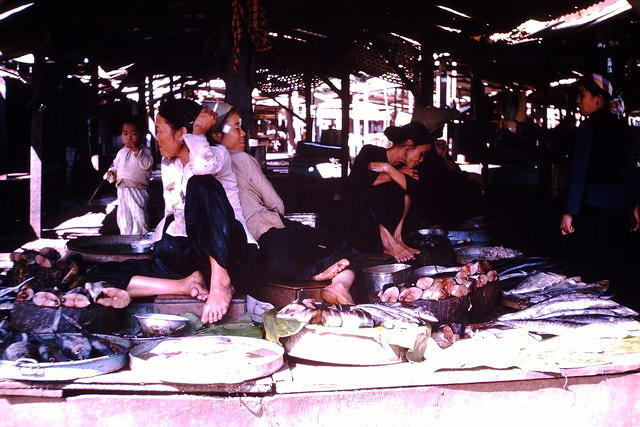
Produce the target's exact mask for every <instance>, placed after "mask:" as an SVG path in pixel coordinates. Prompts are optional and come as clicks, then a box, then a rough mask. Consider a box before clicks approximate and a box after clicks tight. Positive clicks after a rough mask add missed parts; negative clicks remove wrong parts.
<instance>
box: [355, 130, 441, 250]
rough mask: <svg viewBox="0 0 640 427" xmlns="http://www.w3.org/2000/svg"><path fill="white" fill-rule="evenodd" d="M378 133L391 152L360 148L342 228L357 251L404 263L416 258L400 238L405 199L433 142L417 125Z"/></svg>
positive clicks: (406, 200)
mask: <svg viewBox="0 0 640 427" xmlns="http://www.w3.org/2000/svg"><path fill="white" fill-rule="evenodd" d="M384 133H385V135H386V136H387V138H389V140H390V141H391V142H392V143H393V146H391V148H388V149H385V148H382V147H377V146H373V145H365V146H364V147H363V148H362V150H361V151H360V153H359V154H358V156H357V157H356V159H355V161H354V163H353V167H352V168H351V174H350V175H349V180H348V194H347V203H349V204H350V207H349V208H350V221H348V222H347V225H348V226H349V227H350V229H349V230H348V231H349V232H350V233H351V236H352V240H353V243H354V245H355V246H356V247H357V248H358V249H360V250H363V251H367V252H374V253H380V252H384V253H385V254H387V255H391V256H392V257H394V258H395V259H396V261H398V262H405V261H408V260H411V259H414V256H415V255H416V254H417V253H419V252H420V251H419V250H417V249H414V248H410V247H409V246H407V245H406V244H405V243H404V240H403V237H402V235H403V231H404V223H405V219H406V217H407V213H408V211H409V207H410V205H411V197H410V194H411V193H412V191H413V189H414V188H415V186H416V180H415V177H417V175H416V173H415V168H416V167H417V166H418V165H419V164H420V163H421V162H422V161H423V159H424V156H425V153H426V152H427V151H429V149H430V148H431V146H432V142H433V139H432V137H431V135H430V134H429V132H428V131H427V128H426V127H425V126H424V125H423V124H421V123H418V122H411V123H409V124H407V125H405V126H401V127H397V126H390V127H388V128H387V129H385V131H384Z"/></svg>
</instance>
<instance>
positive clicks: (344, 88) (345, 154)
mask: <svg viewBox="0 0 640 427" xmlns="http://www.w3.org/2000/svg"><path fill="white" fill-rule="evenodd" d="M349 77H350V74H349V73H345V74H344V75H343V76H342V78H341V80H342V81H341V84H340V88H341V90H340V98H341V99H342V132H341V133H340V146H341V147H342V174H341V177H342V179H343V180H345V179H346V178H347V175H348V174H349V160H350V159H349V110H350V107H351V87H350V78H349Z"/></svg>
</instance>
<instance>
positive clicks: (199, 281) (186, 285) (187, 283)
mask: <svg viewBox="0 0 640 427" xmlns="http://www.w3.org/2000/svg"><path fill="white" fill-rule="evenodd" d="M181 282H182V283H181V286H182V287H183V291H182V294H184V295H190V296H192V297H194V298H197V299H199V300H200V301H206V300H207V297H208V296H209V291H207V288H206V284H205V280H204V275H203V274H202V273H200V272H199V271H197V270H196V271H194V272H193V273H191V274H190V275H189V276H187V277H185V278H184V279H182V280H181Z"/></svg>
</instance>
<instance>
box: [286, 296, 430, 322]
mask: <svg viewBox="0 0 640 427" xmlns="http://www.w3.org/2000/svg"><path fill="white" fill-rule="evenodd" d="M277 317H278V318H280V319H284V320H295V321H298V322H302V323H310V324H318V325H323V326H331V327H351V328H372V327H375V326H382V327H384V328H389V329H391V328H406V327H410V326H415V325H427V324H429V323H435V322H437V321H438V319H436V318H435V316H434V315H433V314H432V313H431V312H429V311H428V310H426V309H424V308H422V307H406V306H404V305H402V304H401V303H390V304H360V305H338V304H332V305H329V304H325V303H320V302H317V301H314V300H312V299H305V300H302V301H300V302H293V303H291V304H289V305H287V306H285V307H283V308H282V309H281V310H280V311H279V312H278V314H277Z"/></svg>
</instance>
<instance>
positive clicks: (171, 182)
mask: <svg viewBox="0 0 640 427" xmlns="http://www.w3.org/2000/svg"><path fill="white" fill-rule="evenodd" d="M184 142H185V144H187V147H188V148H189V163H187V164H186V165H183V164H182V161H181V160H180V159H179V158H173V159H163V161H162V162H163V164H162V167H161V173H162V185H163V187H164V191H163V197H164V200H165V218H164V219H163V220H162V221H160V224H158V226H157V227H156V232H155V234H154V240H160V239H161V238H162V230H163V228H164V224H165V221H166V217H167V216H168V215H171V214H173V216H174V220H173V222H172V223H171V224H169V227H168V228H167V233H168V234H170V235H171V236H185V237H186V236H187V228H186V224H185V219H184V203H185V195H186V194H187V182H188V181H189V178H191V177H192V176H193V175H208V174H211V175H213V176H214V177H215V178H216V179H217V180H218V181H219V182H220V184H222V187H223V188H224V191H225V193H226V194H227V198H228V199H229V203H230V204H231V207H232V208H233V212H234V215H235V218H236V219H237V220H238V221H240V223H241V224H242V227H243V228H244V231H245V233H246V235H247V243H250V244H255V245H257V244H258V243H257V242H256V240H255V239H254V238H253V236H252V235H251V233H250V232H249V229H248V228H247V224H246V221H245V220H244V216H243V215H242V206H241V205H240V198H239V196H238V183H237V180H236V175H235V173H234V172H233V168H232V166H231V157H230V156H229V152H228V151H227V149H226V148H225V147H223V146H221V145H213V146H212V145H209V142H208V141H207V139H206V138H205V137H204V136H203V135H191V134H186V135H185V136H184Z"/></svg>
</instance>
